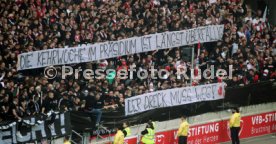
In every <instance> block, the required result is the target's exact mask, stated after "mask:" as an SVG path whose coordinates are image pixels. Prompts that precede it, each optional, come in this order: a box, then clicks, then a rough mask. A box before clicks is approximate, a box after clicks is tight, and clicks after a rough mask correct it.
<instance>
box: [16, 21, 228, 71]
mask: <svg viewBox="0 0 276 144" xmlns="http://www.w3.org/2000/svg"><path fill="white" fill-rule="evenodd" d="M223 30H224V26H223V25H210V26H204V27H198V28H193V29H188V30H182V31H173V32H164V33H156V34H151V35H145V36H141V37H132V38H128V39H123V40H119V41H108V42H104V43H96V44H88V45H84V46H79V47H71V48H56V49H48V50H41V51H34V52H28V53H22V54H20V55H18V63H17V69H18V70H24V69H33V68H40V67H46V66H53V65H64V64H73V63H82V62H91V61H96V60H102V59H108V58H114V57H118V56H124V55H130V54H135V53H142V52H148V51H153V50H158V49H167V48H174V47H179V46H185V45H191V44H196V43H198V41H200V42H201V43H204V42H212V41H218V40H221V38H222V36H223Z"/></svg>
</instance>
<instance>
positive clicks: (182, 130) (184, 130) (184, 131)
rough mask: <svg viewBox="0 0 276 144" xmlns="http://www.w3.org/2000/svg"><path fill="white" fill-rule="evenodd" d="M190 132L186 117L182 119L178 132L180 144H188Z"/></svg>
mask: <svg viewBox="0 0 276 144" xmlns="http://www.w3.org/2000/svg"><path fill="white" fill-rule="evenodd" d="M188 131H189V123H188V122H187V119H186V116H182V117H181V124H180V127H179V129H178V131H177V136H178V144H187V138H188Z"/></svg>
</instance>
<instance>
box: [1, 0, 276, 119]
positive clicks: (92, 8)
mask: <svg viewBox="0 0 276 144" xmlns="http://www.w3.org/2000/svg"><path fill="white" fill-rule="evenodd" d="M263 12H264V9H262V10H258V11H257V12H254V11H252V9H251V8H250V7H248V6H247V5H245V4H243V3H242V2H241V1H240V0H217V2H216V3H213V4H209V1H208V0H62V1H58V0H56V1H55V0H53V1H51V0H15V1H12V0H1V1H0V15H1V17H0V53H1V56H0V73H1V74H2V77H1V78H0V79H1V84H0V87H1V91H0V106H1V108H0V120H16V119H17V120H18V119H21V118H22V117H25V116H31V115H36V114H39V113H47V112H49V111H51V110H60V111H68V110H77V111H93V112H95V109H96V110H97V109H102V108H103V109H106V110H117V109H121V108H123V107H124V99H125V98H127V97H131V96H135V95H139V94H143V93H147V92H151V91H157V90H162V89H169V88H176V87H185V86H189V85H190V80H187V79H184V78H181V79H178V78H177V77H176V76H175V75H170V76H167V75H163V76H162V78H158V79H151V78H147V79H138V78H137V77H134V79H132V80H131V79H127V80H122V79H119V78H116V77H115V78H114V79H109V78H106V77H105V78H103V79H90V80H86V79H84V78H80V79H77V80H76V79H74V77H73V76H68V77H67V78H66V79H61V74H60V73H59V74H58V76H57V77H56V78H55V79H47V77H45V76H44V73H43V69H41V68H40V69H32V70H24V71H17V68H16V64H17V61H18V60H17V55H18V54H20V53H23V52H31V51H37V50H45V49H53V48H64V47H66V46H68V47H74V46H78V45H81V44H87V43H97V42H104V41H115V40H120V39H124V38H129V37H133V36H142V35H147V34H153V33H159V32H165V31H177V30H183V29H189V28H195V27H199V26H205V25H216V24H224V37H223V39H222V40H221V41H218V42H211V43H204V44H201V45H200V54H199V56H198V58H197V60H195V63H197V64H194V65H195V66H198V68H200V69H201V70H202V71H203V70H204V69H207V68H210V66H211V65H214V66H215V69H219V68H223V69H227V70H228V66H229V65H233V79H226V80H224V81H225V82H227V84H228V86H243V85H247V84H251V83H258V82H259V81H267V80H274V79H275V78H276V69H275V66H276V63H275V62H276V55H275V52H276V51H275V45H276V39H275V37H276V35H275V34H276V33H275V31H276V27H275V26H273V25H269V23H268V22H267V21H266V20H263V19H262V16H263ZM192 46H195V47H196V45H192ZM194 53H195V55H197V49H195V51H194ZM72 66H74V67H75V68H78V67H81V68H83V69H85V68H89V69H93V70H95V69H98V68H100V69H104V70H105V69H110V68H112V69H115V70H120V69H128V68H129V67H131V66H136V69H137V70H138V69H141V68H143V69H149V68H150V67H151V66H155V67H156V68H158V69H166V70H168V71H170V72H171V73H175V72H176V70H177V69H184V70H186V71H188V72H189V71H190V69H191V66H192V64H191V62H190V60H188V59H185V58H184V49H183V47H178V48H171V49H167V50H159V51H152V52H147V53H141V54H135V55H128V56H122V57H118V58H112V59H107V60H101V61H98V62H90V63H81V64H75V65H72ZM134 76H135V75H134ZM217 81H219V80H218V79H217V78H215V79H201V80H194V81H193V83H192V85H198V84H206V83H213V82H217ZM96 113H97V114H99V115H101V112H96ZM99 117H100V116H99Z"/></svg>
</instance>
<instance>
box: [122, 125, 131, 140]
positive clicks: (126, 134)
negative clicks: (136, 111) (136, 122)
mask: <svg viewBox="0 0 276 144" xmlns="http://www.w3.org/2000/svg"><path fill="white" fill-rule="evenodd" d="M123 128H124V130H123V133H124V135H125V137H127V136H130V135H131V130H130V128H129V123H128V122H124V123H123Z"/></svg>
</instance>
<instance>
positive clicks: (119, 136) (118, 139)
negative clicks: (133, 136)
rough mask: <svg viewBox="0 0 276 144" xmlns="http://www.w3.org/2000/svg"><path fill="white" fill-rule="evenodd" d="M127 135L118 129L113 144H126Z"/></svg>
mask: <svg viewBox="0 0 276 144" xmlns="http://www.w3.org/2000/svg"><path fill="white" fill-rule="evenodd" d="M124 138H125V135H124V133H123V131H122V128H121V127H118V128H117V133H116V134H115V137H114V141H113V144H124Z"/></svg>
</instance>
